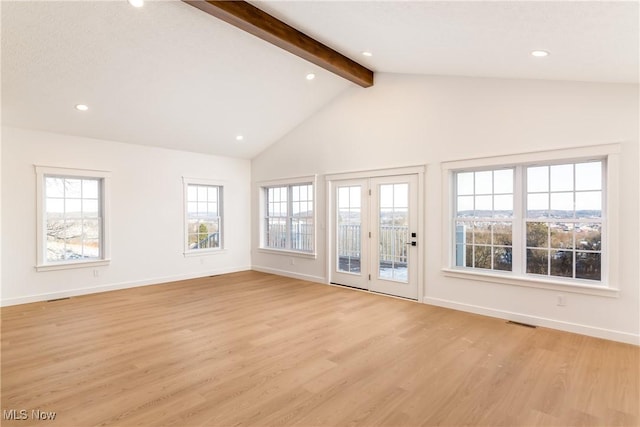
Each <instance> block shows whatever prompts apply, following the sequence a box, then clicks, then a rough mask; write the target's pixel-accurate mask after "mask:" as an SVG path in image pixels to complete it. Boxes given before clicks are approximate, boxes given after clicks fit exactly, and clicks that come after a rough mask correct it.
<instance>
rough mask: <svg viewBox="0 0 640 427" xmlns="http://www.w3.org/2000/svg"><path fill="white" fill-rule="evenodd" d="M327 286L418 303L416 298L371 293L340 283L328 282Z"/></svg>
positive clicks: (367, 290)
mask: <svg viewBox="0 0 640 427" xmlns="http://www.w3.org/2000/svg"><path fill="white" fill-rule="evenodd" d="M329 286H339V287H341V288H347V289H352V290H354V291H360V292H366V293H368V294H374V295H380V296H383V297H389V298H396V299H400V300H403V301H411V302H418V299H417V298H416V299H413V298H407V297H400V296H398V295H393V294H385V293H384V292H377V291H372V290H369V289H364V288H358V287H356V286H349V285H343V284H342V283H336V282H329Z"/></svg>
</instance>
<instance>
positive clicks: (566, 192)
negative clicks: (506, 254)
mask: <svg viewBox="0 0 640 427" xmlns="http://www.w3.org/2000/svg"><path fill="white" fill-rule="evenodd" d="M602 169H603V162H602V161H596V162H585V163H573V164H560V165H549V166H530V167H527V168H526V182H527V199H526V206H527V210H526V248H527V251H526V266H527V273H529V274H540V275H543V276H555V277H570V278H575V279H586V280H595V281H600V280H601V277H602V256H601V255H602V205H603V203H602V198H603V192H602Z"/></svg>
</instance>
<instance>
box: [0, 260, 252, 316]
mask: <svg viewBox="0 0 640 427" xmlns="http://www.w3.org/2000/svg"><path fill="white" fill-rule="evenodd" d="M247 270H251V267H249V266H246V267H232V268H221V269H216V270H210V271H206V272H199V273H192V274H178V275H175V276H164V277H155V278H152V279H144V280H134V281H130V282H120V283H112V284H108V285H100V286H93V287H90V288H78V289H67V290H64V291H60V292H51V293H46V294H37V295H28V296H24V297H18V298H7V299H3V300H2V301H0V306H2V307H6V306H10V305H18V304H28V303H32V302H39V301H48V300H53V299H58V298H68V297H76V296H79V295H88V294H96V293H100V292H108V291H116V290H119V289H128V288H136V287H139V286H148V285H159V284H162V283H168V282H176V281H179V280H189V279H198V278H200V277H207V276H214V275H218V274H227V273H236V272H238V271H247Z"/></svg>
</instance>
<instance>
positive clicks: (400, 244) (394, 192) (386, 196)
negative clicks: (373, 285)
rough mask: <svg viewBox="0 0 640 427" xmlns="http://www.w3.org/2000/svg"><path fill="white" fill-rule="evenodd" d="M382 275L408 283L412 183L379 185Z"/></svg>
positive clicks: (383, 277)
mask: <svg viewBox="0 0 640 427" xmlns="http://www.w3.org/2000/svg"><path fill="white" fill-rule="evenodd" d="M379 191H380V194H379V220H378V227H379V228H378V263H377V264H378V278H380V279H385V280H393V281H397V282H402V283H408V280H409V277H408V273H407V266H408V255H409V248H410V247H409V245H410V244H411V242H410V239H409V184H407V183H400V184H382V185H380V186H379Z"/></svg>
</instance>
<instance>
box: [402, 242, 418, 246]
mask: <svg viewBox="0 0 640 427" xmlns="http://www.w3.org/2000/svg"><path fill="white" fill-rule="evenodd" d="M405 245H411V246H418V242H407V243H405Z"/></svg>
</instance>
